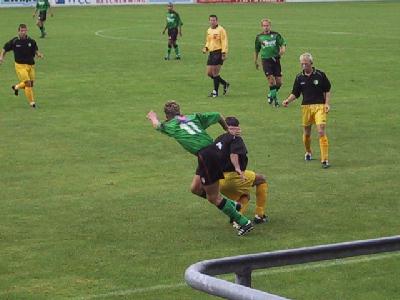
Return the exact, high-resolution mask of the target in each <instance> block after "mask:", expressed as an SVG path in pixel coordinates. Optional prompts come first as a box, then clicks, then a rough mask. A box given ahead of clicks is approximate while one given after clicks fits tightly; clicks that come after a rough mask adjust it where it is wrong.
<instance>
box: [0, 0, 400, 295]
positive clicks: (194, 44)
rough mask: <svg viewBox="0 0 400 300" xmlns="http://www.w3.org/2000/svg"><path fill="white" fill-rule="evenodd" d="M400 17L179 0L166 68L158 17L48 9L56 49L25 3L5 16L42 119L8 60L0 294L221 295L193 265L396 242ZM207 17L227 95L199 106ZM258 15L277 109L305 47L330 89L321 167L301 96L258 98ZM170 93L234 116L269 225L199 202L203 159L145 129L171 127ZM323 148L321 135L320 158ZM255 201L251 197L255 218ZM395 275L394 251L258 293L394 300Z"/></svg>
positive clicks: (262, 91) (155, 10)
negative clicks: (206, 286)
mask: <svg viewBox="0 0 400 300" xmlns="http://www.w3.org/2000/svg"><path fill="white" fill-rule="evenodd" d="M399 9H400V3H396V2H387V3H338V4H334V3H331V4H284V5H196V6H195V5H185V6H179V5H177V6H176V10H177V11H178V12H179V13H180V14H181V17H182V19H183V22H184V27H183V34H184V36H183V38H181V39H180V40H179V44H180V46H181V51H182V57H183V59H182V61H168V62H165V61H164V60H163V56H164V54H165V51H166V36H162V35H161V31H162V29H163V26H164V13H165V10H166V8H165V6H129V7H128V6H125V7H84V8H83V7H80V8H76V7H71V8H62V9H58V8H56V9H54V12H55V17H54V18H51V17H49V18H48V21H47V23H46V28H47V32H48V36H47V37H46V39H39V38H38V37H39V30H38V29H37V28H35V26H34V20H33V19H32V18H31V13H32V10H33V9H1V10H0V26H1V28H2V30H1V33H0V40H1V41H2V43H4V42H6V41H7V40H9V39H10V38H11V37H12V36H15V34H16V28H17V25H18V24H19V23H27V24H28V26H29V30H30V31H29V33H30V35H31V36H32V37H33V38H36V40H37V41H38V44H39V47H40V50H41V51H42V52H43V53H44V54H45V58H44V59H43V60H41V61H38V64H37V81H36V84H35V93H36V95H37V97H36V99H37V103H38V106H39V109H38V110H36V111H32V110H31V109H30V108H29V106H28V104H27V102H26V100H25V98H24V95H23V93H20V96H19V97H18V98H17V97H15V96H14V95H13V93H12V91H11V89H10V87H11V85H12V84H15V82H16V76H15V73H14V68H13V59H12V54H11V53H9V54H8V55H7V57H6V62H5V63H3V65H1V66H0V128H1V134H0V139H1V142H0V200H1V201H0V245H1V247H0V256H1V258H2V259H1V262H0V298H6V299H65V298H72V299H90V298H91V297H94V296H95V297H97V298H105V299H122V298H123V299H208V298H210V299H211V298H212V297H210V296H206V295H205V294H202V293H200V292H197V291H194V290H192V289H190V288H189V287H186V286H185V285H184V284H183V272H184V270H185V268H186V267H187V266H188V265H190V264H192V263H194V262H196V261H199V260H203V259H209V258H216V257H223V256H231V255H239V254H245V253H256V252H263V251H272V250H278V249H286V248H295V247H302V246H311V245H317V244H326V243H334V242H342V241H348V240H355V239H368V238H376V237H379V236H390V235H395V234H398V233H399V232H398V229H399V228H400V222H399V218H398V212H399V210H400V207H399V202H398V199H399V196H400V195H399V194H400V193H399V188H398V182H399V179H400V175H399V165H398V160H399V154H398V149H399V146H400V142H399V139H398V132H399V123H400V122H399V121H400V117H399V109H400V104H399V102H398V99H397V94H398V91H397V87H398V86H399V84H400V71H399V68H398V46H400V39H399V35H400V32H399V27H398V26H397V11H398V10H399ZM211 13H215V14H217V15H218V16H219V18H220V24H221V25H222V26H224V27H225V28H226V29H227V31H228V35H229V39H230V40H229V42H230V52H229V58H228V61H227V62H226V64H225V65H224V67H223V71H222V76H223V77H224V78H226V79H227V80H228V81H229V82H230V83H231V90H230V91H229V95H228V96H226V97H220V98H217V99H215V100H211V99H209V98H207V97H206V96H207V94H208V93H209V92H210V90H211V89H212V82H211V80H210V79H209V78H207V77H206V76H205V60H206V57H205V56H203V55H202V54H201V49H202V46H203V43H204V36H205V31H206V29H207V27H208V22H207V20H208V15H209V14H211ZM264 17H269V18H271V19H272V22H273V23H272V24H273V30H276V31H278V32H280V33H281V34H282V35H283V36H284V37H285V38H286V39H287V41H288V50H287V54H286V55H285V57H284V58H283V59H282V65H283V71H284V86H283V88H282V89H281V91H280V97H281V98H283V97H285V96H286V95H288V94H289V92H290V90H291V86H292V83H293V80H294V76H295V75H296V73H297V72H298V71H299V64H298V56H299V55H300V54H301V53H302V52H305V51H310V52H311V53H312V54H313V55H314V57H315V65H316V66H317V67H318V68H320V69H322V70H324V71H325V72H326V73H327V74H328V76H329V78H330V79H331V81H332V84H333V91H332V111H331V113H330V115H329V120H328V136H329V139H330V140H329V141H330V145H331V146H330V154H331V155H330V158H331V163H332V168H330V169H329V170H322V169H321V168H320V164H319V162H318V160H314V161H312V162H311V163H305V162H304V161H303V152H304V150H303V146H302V142H301V127H300V110H299V102H295V103H293V104H292V105H291V106H290V107H289V108H288V109H284V108H279V109H277V110H276V109H273V108H271V107H270V106H269V105H268V104H266V101H265V97H266V94H267V86H266V80H265V78H264V77H263V74H262V72H261V71H256V70H255V69H254V64H253V49H254V38H255V35H256V34H257V33H259V32H260V26H259V21H260V20H261V19H262V18H264ZM96 33H97V35H96ZM171 98H172V99H176V100H178V101H179V102H180V103H181V106H182V110H183V112H193V111H199V112H203V111H220V112H221V113H223V114H224V115H225V116H227V115H236V116H237V117H238V118H239V119H240V120H241V126H242V130H243V136H244V138H245V141H246V143H247V145H248V149H249V151H250V153H249V157H250V165H249V168H250V169H254V170H256V171H258V172H260V173H265V174H266V175H267V177H268V180H269V183H270V195H269V206H268V214H269V215H270V217H271V223H270V224H268V225H265V226H264V225H262V226H257V228H256V230H254V231H253V232H252V233H251V234H250V235H249V236H247V237H244V238H239V237H237V236H236V234H235V232H234V231H233V230H232V229H231V228H230V226H229V225H228V221H227V219H226V218H223V217H222V215H221V213H220V212H218V211H217V210H216V209H215V208H213V207H212V206H211V205H209V204H207V203H205V202H204V201H203V200H201V199H199V198H197V197H195V196H193V195H191V194H190V193H189V191H188V189H189V184H190V181H191V178H192V175H193V172H194V168H195V159H194V157H192V156H190V155H189V154H187V153H186V152H184V151H183V150H182V149H181V148H180V146H179V145H177V144H176V143H175V142H174V141H173V140H170V139H167V138H166V137H164V136H161V135H160V134H158V133H156V132H155V131H154V130H153V129H152V128H151V126H150V124H149V123H148V121H147V120H146V118H145V114H146V113H147V112H148V111H149V110H150V109H154V110H156V111H157V112H158V113H159V115H160V116H162V114H161V113H162V106H163V104H164V102H165V101H166V100H167V99H171ZM210 133H211V134H212V135H213V136H214V137H215V136H216V135H217V134H219V133H221V130H220V128H218V126H214V128H211V129H210ZM318 148H319V147H318V144H317V136H316V134H315V130H314V132H313V149H314V156H315V157H316V158H318V156H319V149H318ZM253 198H254V197H253ZM253 208H254V200H252V203H251V206H250V209H249V214H248V215H249V217H251V216H252V212H253ZM398 270H399V260H398V258H397V257H394V258H393V257H384V258H383V259H382V260H378V261H373V262H368V261H367V262H363V263H360V264H357V267H354V268H353V267H349V266H348V265H344V266H339V267H329V268H328V267H327V268H319V269H318V276H316V275H315V273H313V272H310V271H301V274H300V275H299V277H294V276H296V275H297V274H298V273H290V272H287V273H285V272H283V273H280V274H275V275H272V277H270V276H268V280H270V279H271V281H268V282H267V281H266V280H263V278H262V277H256V279H255V280H254V282H255V286H256V287H257V288H260V289H264V290H269V291H273V292H274V293H278V294H280V295H284V296H286V297H292V298H296V299H311V298H315V299H317V298H319V297H318V293H319V291H320V290H321V289H324V293H325V290H326V293H327V294H324V295H325V296H324V299H339V298H340V299H343V298H346V297H347V298H348V299H357V298H358V299H368V297H370V298H369V299H376V298H377V297H378V298H379V297H381V298H382V299H394V298H395V297H396V296H398V291H399V289H400V286H399V282H398V280H397V281H396V280H395V278H396V276H397V277H398V275H399V271H398ZM296 272H297V271H296ZM343 272H345V274H348V275H346V276H341V275H342V274H343ZM366 274H368V275H366ZM396 274H397V275H396ZM325 277H326V278H328V279H327V280H328V282H329V283H328V284H327V283H326V282H323V281H322V280H321V278H325ZM349 282H351V284H350V283H349ZM384 282H386V283H387V282H389V283H391V288H389V289H388V288H386V287H387V285H386V284H382V283H384ZM294 283H295V284H294ZM305 287H307V290H308V292H305ZM366 289H369V290H371V291H373V293H371V294H370V295H366V294H365V290H366ZM343 295H345V296H343Z"/></svg>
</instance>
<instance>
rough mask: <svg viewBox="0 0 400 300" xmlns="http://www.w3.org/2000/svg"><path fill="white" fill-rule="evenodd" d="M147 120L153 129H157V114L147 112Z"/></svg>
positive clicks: (158, 122)
mask: <svg viewBox="0 0 400 300" xmlns="http://www.w3.org/2000/svg"><path fill="white" fill-rule="evenodd" d="M147 119H149V120H150V122H151V125H153V127H154V128H157V127H158V126H160V124H161V122H160V121H159V120H158V118H157V114H156V113H155V112H154V111H152V110H151V111H149V113H148V114H147Z"/></svg>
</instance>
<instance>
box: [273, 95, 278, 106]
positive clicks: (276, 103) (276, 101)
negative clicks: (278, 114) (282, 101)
mask: <svg viewBox="0 0 400 300" xmlns="http://www.w3.org/2000/svg"><path fill="white" fill-rule="evenodd" d="M273 100H274V106H275V107H276V108H278V107H279V101H278V97H274V98H273Z"/></svg>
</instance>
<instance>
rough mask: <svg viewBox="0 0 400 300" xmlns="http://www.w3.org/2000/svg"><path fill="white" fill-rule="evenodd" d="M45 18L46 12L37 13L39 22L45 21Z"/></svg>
mask: <svg viewBox="0 0 400 300" xmlns="http://www.w3.org/2000/svg"><path fill="white" fill-rule="evenodd" d="M46 17H47V12H46V11H40V12H39V16H38V20H40V21H42V22H43V21H46Z"/></svg>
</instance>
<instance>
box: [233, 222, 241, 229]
mask: <svg viewBox="0 0 400 300" xmlns="http://www.w3.org/2000/svg"><path fill="white" fill-rule="evenodd" d="M232 227H233V228H235V229H236V230H239V229H240V225H239V224H238V223H236V222H235V221H233V222H232Z"/></svg>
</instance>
